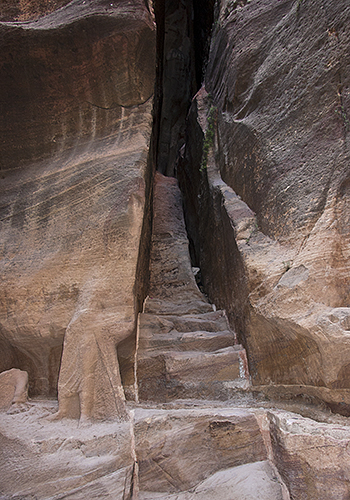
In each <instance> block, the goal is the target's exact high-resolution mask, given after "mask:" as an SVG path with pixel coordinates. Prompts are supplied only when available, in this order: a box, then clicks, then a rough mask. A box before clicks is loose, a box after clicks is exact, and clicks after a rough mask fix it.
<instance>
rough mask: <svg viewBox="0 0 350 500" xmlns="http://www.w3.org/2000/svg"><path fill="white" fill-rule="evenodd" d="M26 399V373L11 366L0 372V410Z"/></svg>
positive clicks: (24, 401)
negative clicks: (9, 368)
mask: <svg viewBox="0 0 350 500" xmlns="http://www.w3.org/2000/svg"><path fill="white" fill-rule="evenodd" d="M27 399H28V373H27V372H24V371H21V370H17V369H16V368H12V369H11V370H6V371H4V372H2V373H0V411H3V410H8V409H9V408H10V406H11V405H12V404H14V403H26V402H27Z"/></svg>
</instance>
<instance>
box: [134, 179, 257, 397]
mask: <svg viewBox="0 0 350 500" xmlns="http://www.w3.org/2000/svg"><path fill="white" fill-rule="evenodd" d="M153 217H154V220H153V229H152V247H151V255H150V256H151V260H150V290H149V296H148V297H147V298H146V300H145V303H144V309H143V311H144V312H143V313H140V314H139V318H138V324H137V339H138V350H137V386H138V397H139V398H140V400H151V401H169V400H173V399H179V398H200V399H217V400H218V399H229V398H230V397H232V394H233V393H234V391H235V389H237V388H239V389H244V388H247V387H248V386H249V373H248V369H247V363H246V354H245V350H244V349H243V348H242V346H241V345H240V344H237V342H236V336H235V334H234V332H233V331H232V330H231V329H230V326H229V323H228V321H227V318H226V314H225V312H224V311H216V310H215V309H216V308H215V306H213V305H212V304H209V303H208V300H207V299H206V297H205V296H204V295H203V294H202V293H201V292H200V290H199V288H198V286H197V284H196V280H195V277H194V273H193V270H192V266H191V261H190V254H189V242H188V238H187V233H186V228H185V221H184V216H183V211H182V198H181V193H180V190H179V188H178V185H177V181H176V179H174V178H169V177H164V176H163V175H161V174H160V173H158V172H157V173H156V175H155V184H154V200H153Z"/></svg>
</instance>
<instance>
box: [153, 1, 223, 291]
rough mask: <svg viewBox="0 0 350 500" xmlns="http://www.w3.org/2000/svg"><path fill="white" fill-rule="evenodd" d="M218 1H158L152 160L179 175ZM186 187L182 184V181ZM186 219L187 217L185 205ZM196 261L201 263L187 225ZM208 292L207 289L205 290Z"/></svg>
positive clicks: (161, 168)
mask: <svg viewBox="0 0 350 500" xmlns="http://www.w3.org/2000/svg"><path fill="white" fill-rule="evenodd" d="M214 7H215V0H202V1H201V0H155V1H154V11H155V18H156V24H157V74H156V86H155V103H154V125H153V139H152V142H153V151H154V153H153V154H154V156H153V163H154V164H155V165H156V170H158V171H159V172H160V173H162V174H163V175H166V176H171V177H177V173H178V165H179V162H180V161H181V158H182V157H183V155H184V150H185V147H186V117H187V113H188V110H189V108H190V105H191V101H192V98H193V97H194V95H195V94H196V93H197V92H198V90H199V89H200V88H201V85H202V82H203V78H204V71H205V67H206V63H207V60H208V56H209V47H210V37H211V31H212V26H213V21H214ZM180 188H181V185H180ZM184 210H185V220H186V219H187V217H186V207H184ZM188 239H189V243H190V255H191V261H192V265H193V266H195V267H197V266H199V262H198V258H196V252H195V250H194V245H193V238H192V235H191V231H189V230H188ZM202 291H203V290H202Z"/></svg>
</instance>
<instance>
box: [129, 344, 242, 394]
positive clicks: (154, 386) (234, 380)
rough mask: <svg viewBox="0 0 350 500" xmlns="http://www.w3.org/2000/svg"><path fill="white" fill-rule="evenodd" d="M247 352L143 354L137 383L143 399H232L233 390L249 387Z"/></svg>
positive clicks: (234, 348)
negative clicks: (246, 368)
mask: <svg viewBox="0 0 350 500" xmlns="http://www.w3.org/2000/svg"><path fill="white" fill-rule="evenodd" d="M245 367H246V358H245V351H244V349H243V348H242V346H241V345H235V346H231V347H226V348H224V349H219V350H217V351H214V352H200V351H185V352H178V351H167V352H159V351H158V352H143V353H141V352H140V351H139V353H138V360H137V381H138V391H139V399H140V400H150V401H157V402H166V401H170V400H174V399H184V398H195V399H214V400H215V399H230V393H232V390H233V389H237V388H246V386H247V385H248V379H247V375H246V370H245Z"/></svg>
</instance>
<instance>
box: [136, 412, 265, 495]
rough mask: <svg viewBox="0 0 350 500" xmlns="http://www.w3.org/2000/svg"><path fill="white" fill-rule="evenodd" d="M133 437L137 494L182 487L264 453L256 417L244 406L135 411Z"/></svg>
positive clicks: (169, 491)
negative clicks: (215, 408)
mask: <svg viewBox="0 0 350 500" xmlns="http://www.w3.org/2000/svg"><path fill="white" fill-rule="evenodd" d="M135 442H136V454H137V457H138V463H139V474H140V476H139V490H140V495H141V498H151V496H150V495H151V493H152V494H156V493H161V492H163V493H164V492H167V493H178V492H181V491H186V490H188V489H190V488H193V487H195V486H196V485H197V484H198V483H200V482H202V481H203V480H205V479H207V478H208V477H210V476H212V475H213V474H214V473H216V472H217V471H219V470H224V469H228V468H231V467H235V466H238V465H242V464H246V463H250V462H258V461H260V460H265V458H266V449H265V446H264V442H263V439H262V436H261V434H260V429H259V426H258V423H257V420H256V419H255V417H254V415H253V414H252V413H249V412H247V411H245V410H198V409H190V410H173V411H158V412H155V411H154V410H143V411H139V412H137V413H136V417H135ZM143 495H145V496H144V497H143ZM153 498H154V497H153Z"/></svg>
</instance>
